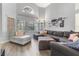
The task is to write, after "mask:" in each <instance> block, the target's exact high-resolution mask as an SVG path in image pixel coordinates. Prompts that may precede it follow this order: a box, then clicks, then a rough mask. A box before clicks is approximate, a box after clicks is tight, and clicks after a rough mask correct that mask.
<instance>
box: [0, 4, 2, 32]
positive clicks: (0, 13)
mask: <svg viewBox="0 0 79 59" xmlns="http://www.w3.org/2000/svg"><path fill="white" fill-rule="evenodd" d="M1 32H2V4H1V3H0V33H1Z"/></svg>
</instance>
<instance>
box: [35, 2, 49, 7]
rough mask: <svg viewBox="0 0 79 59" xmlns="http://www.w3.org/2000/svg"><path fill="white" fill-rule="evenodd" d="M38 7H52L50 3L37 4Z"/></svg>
mask: <svg viewBox="0 0 79 59" xmlns="http://www.w3.org/2000/svg"><path fill="white" fill-rule="evenodd" d="M35 4H36V5H37V6H39V7H43V8H46V7H47V6H48V5H50V3H35Z"/></svg>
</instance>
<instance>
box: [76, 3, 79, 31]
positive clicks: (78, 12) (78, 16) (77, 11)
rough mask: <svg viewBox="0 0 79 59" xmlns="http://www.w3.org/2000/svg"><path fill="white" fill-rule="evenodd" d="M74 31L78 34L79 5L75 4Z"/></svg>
mask: <svg viewBox="0 0 79 59" xmlns="http://www.w3.org/2000/svg"><path fill="white" fill-rule="evenodd" d="M75 31H76V32H79V3H77V4H75Z"/></svg>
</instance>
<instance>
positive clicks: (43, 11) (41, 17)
mask: <svg viewBox="0 0 79 59" xmlns="http://www.w3.org/2000/svg"><path fill="white" fill-rule="evenodd" d="M38 12H39V18H40V19H45V8H41V7H39V11H38Z"/></svg>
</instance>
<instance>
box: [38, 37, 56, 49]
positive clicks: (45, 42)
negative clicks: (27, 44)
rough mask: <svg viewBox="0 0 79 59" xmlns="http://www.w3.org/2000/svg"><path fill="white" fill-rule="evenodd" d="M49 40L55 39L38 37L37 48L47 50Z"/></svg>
mask: <svg viewBox="0 0 79 59" xmlns="http://www.w3.org/2000/svg"><path fill="white" fill-rule="evenodd" d="M50 41H54V42H55V40H54V39H53V38H51V37H39V38H38V42H39V50H48V49H50Z"/></svg>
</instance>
